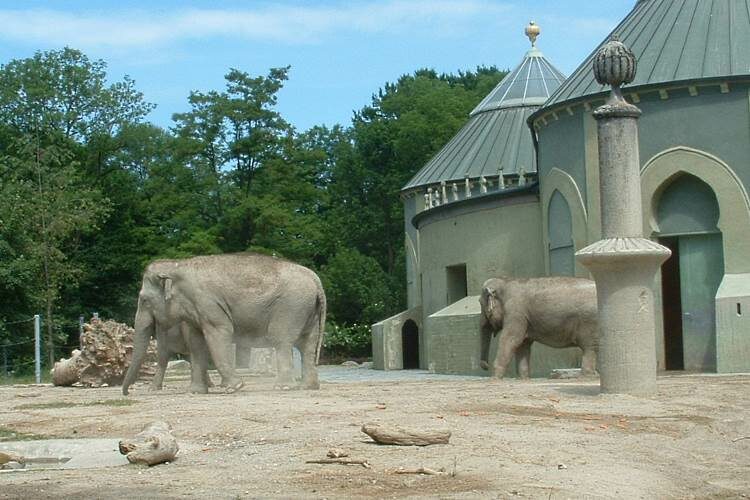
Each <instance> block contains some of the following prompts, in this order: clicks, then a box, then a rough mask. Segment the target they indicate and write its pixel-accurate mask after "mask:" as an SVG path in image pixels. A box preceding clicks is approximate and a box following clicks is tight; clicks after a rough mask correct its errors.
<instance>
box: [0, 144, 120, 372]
mask: <svg viewBox="0 0 750 500" xmlns="http://www.w3.org/2000/svg"><path fill="white" fill-rule="evenodd" d="M0 179H2V183H0V186H2V189H1V190H0V203H2V204H1V205H0V213H1V214H3V218H4V219H5V218H6V217H7V219H8V223H7V224H6V223H4V224H2V226H0V238H1V239H2V240H3V242H4V243H5V244H4V245H3V247H4V248H5V249H6V251H8V255H7V257H8V260H6V259H3V262H4V264H3V268H4V278H5V283H4V288H5V289H6V293H7V292H8V291H10V289H11V287H12V288H15V289H17V288H18V286H19V285H22V287H23V291H24V295H26V296H27V297H28V302H29V304H30V305H32V306H33V307H35V308H43V310H44V311H45V313H46V314H45V320H46V324H47V344H48V349H49V356H50V364H51V363H52V362H54V359H55V358H54V344H55V342H56V339H55V334H54V328H53V326H54V311H55V307H56V304H57V302H58V301H59V300H60V293H61V291H62V290H63V289H64V288H70V287H74V286H75V284H76V283H77V281H78V280H79V278H80V276H81V273H82V269H81V266H80V265H79V264H78V263H77V262H74V261H71V260H70V259H69V258H68V257H69V255H70V253H71V252H72V251H73V250H74V248H75V247H76V246H77V245H78V244H79V243H80V237H81V236H83V235H85V234H87V233H91V232H93V231H95V230H96V229H97V227H98V225H99V223H100V222H101V221H102V220H103V219H104V218H105V216H106V215H107V212H108V208H109V207H108V203H107V200H106V199H104V198H103V197H102V195H101V193H100V192H99V191H98V190H97V189H95V188H91V187H89V186H88V185H87V183H86V182H85V181H84V180H83V179H82V177H81V175H80V172H79V171H78V170H77V169H76V165H75V162H74V161H73V160H72V154H71V153H70V152H69V151H66V150H64V149H62V148H60V147H57V146H48V147H45V148H40V147H38V146H37V145H36V144H35V142H34V141H33V140H32V141H29V140H18V141H17V142H16V143H14V144H13V145H12V147H11V148H10V154H9V155H6V156H5V157H4V158H2V161H1V162H0ZM16 273H18V274H16ZM14 274H15V276H14ZM24 278H25V279H26V280H28V281H26V282H24V283H23V284H21V283H19V280H20V279H24ZM37 310H38V309H37Z"/></svg>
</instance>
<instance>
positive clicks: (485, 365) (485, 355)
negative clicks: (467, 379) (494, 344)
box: [479, 318, 493, 370]
mask: <svg viewBox="0 0 750 500" xmlns="http://www.w3.org/2000/svg"><path fill="white" fill-rule="evenodd" d="M492 333H493V332H492V327H491V326H490V324H489V322H488V321H487V320H486V318H482V322H481V328H480V336H481V342H482V350H481V354H480V356H479V366H481V367H482V369H483V370H489V367H490V364H489V358H490V342H491V341H492Z"/></svg>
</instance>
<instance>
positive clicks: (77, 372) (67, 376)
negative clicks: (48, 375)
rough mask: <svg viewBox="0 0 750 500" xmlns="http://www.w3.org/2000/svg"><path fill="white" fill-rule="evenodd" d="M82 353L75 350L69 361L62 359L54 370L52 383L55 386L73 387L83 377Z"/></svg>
mask: <svg viewBox="0 0 750 500" xmlns="http://www.w3.org/2000/svg"><path fill="white" fill-rule="evenodd" d="M82 364H83V361H82V360H81V351H79V350H78V349H75V350H74V351H73V352H72V353H71V355H70V357H69V358H68V359H60V361H58V362H57V363H55V367H54V368H53V369H52V383H53V384H55V385H62V386H67V385H73V384H75V383H76V382H78V379H79V378H80V376H81V368H82V366H81V365H82Z"/></svg>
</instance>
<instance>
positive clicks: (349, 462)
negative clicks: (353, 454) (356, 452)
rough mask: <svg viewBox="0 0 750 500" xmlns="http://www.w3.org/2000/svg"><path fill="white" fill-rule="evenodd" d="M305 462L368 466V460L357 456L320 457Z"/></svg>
mask: <svg viewBox="0 0 750 500" xmlns="http://www.w3.org/2000/svg"><path fill="white" fill-rule="evenodd" d="M305 463H306V464H340V465H361V466H362V467H364V468H365V469H369V468H370V462H368V461H367V460H360V459H357V458H321V459H320V460H307V461H305Z"/></svg>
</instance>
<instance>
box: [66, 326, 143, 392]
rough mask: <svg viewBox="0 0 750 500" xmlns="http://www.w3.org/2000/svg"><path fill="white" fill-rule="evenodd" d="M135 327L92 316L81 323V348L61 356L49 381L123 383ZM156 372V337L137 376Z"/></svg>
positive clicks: (99, 383) (92, 384)
mask: <svg viewBox="0 0 750 500" xmlns="http://www.w3.org/2000/svg"><path fill="white" fill-rule="evenodd" d="M134 333H135V332H134V330H133V329H132V328H131V327H129V326H128V325H126V324H123V323H117V322H116V321H102V320H100V319H97V318H93V319H92V320H91V321H90V322H89V323H86V324H84V325H83V335H81V349H80V350H78V349H76V350H75V351H73V353H72V356H71V357H70V358H68V359H61V360H60V361H59V362H57V363H55V367H54V368H53V369H52V383H54V384H55V385H73V384H75V383H81V384H82V385H84V386H87V387H101V386H102V385H104V384H107V385H118V384H121V383H122V379H123V378H124V376H125V372H126V371H127V369H128V366H129V365H130V360H131V359H132V357H133V335H134ZM155 372H156V341H155V340H152V341H151V343H150V345H149V347H148V351H147V354H146V361H145V362H144V363H143V365H142V366H141V370H140V372H139V373H138V374H139V378H149V377H153V375H154V373H155Z"/></svg>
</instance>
